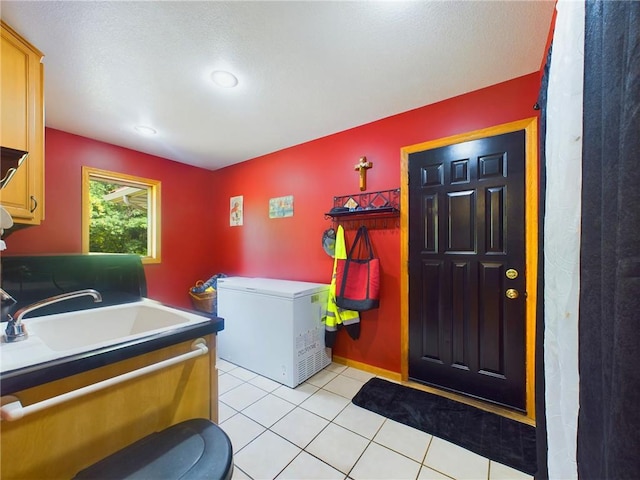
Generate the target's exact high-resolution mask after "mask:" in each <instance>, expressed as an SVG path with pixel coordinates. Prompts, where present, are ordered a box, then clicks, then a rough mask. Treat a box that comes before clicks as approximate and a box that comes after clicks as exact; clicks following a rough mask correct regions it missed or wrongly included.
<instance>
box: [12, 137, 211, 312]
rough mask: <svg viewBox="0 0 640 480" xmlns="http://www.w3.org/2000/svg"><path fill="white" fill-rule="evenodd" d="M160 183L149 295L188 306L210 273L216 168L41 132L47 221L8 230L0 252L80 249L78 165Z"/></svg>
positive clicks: (80, 183) (149, 272) (80, 193)
mask: <svg viewBox="0 0 640 480" xmlns="http://www.w3.org/2000/svg"><path fill="white" fill-rule="evenodd" d="M83 165H87V166H90V167H95V168H101V169H104V170H111V171H114V172H119V173H126V174H130V175H135V176H138V177H144V178H152V179H156V180H160V181H161V182H162V187H161V188H162V205H161V209H162V240H161V241H162V263H160V264H152V265H146V266H145V273H146V277H147V287H148V294H149V297H150V298H154V299H158V300H160V301H163V302H165V303H167V304H170V305H175V306H180V307H189V306H190V300H189V297H188V295H187V291H188V289H189V287H190V286H191V285H192V284H193V283H194V282H195V280H198V279H206V278H207V275H210V273H209V272H211V265H212V263H211V261H212V256H211V253H210V252H211V250H212V249H213V248H214V243H215V239H214V227H213V225H212V224H211V222H209V221H208V217H209V214H208V205H211V204H212V203H213V201H214V192H213V191H212V190H211V182H212V178H213V176H214V173H213V172H210V171H208V170H203V169H200V168H195V167H190V166H187V165H183V164H180V163H177V162H173V161H170V160H166V159H164V158H159V157H155V156H152V155H147V154H144V153H140V152H135V151H133V150H128V149H126V148H121V147H117V146H114V145H109V144H106V143H102V142H98V141H95V140H90V139H88V138H85V137H80V136H77V135H71V134H69V133H65V132H61V131H59V130H53V129H51V128H47V129H46V130H45V198H46V209H45V220H44V222H42V224H41V225H40V226H37V227H28V228H26V229H24V230H18V231H16V232H14V233H11V234H10V236H9V237H7V238H6V243H7V250H6V251H5V252H3V254H7V255H18V254H32V253H79V252H81V251H82V237H81V215H82V210H81V208H82V200H81V197H82V166H83Z"/></svg>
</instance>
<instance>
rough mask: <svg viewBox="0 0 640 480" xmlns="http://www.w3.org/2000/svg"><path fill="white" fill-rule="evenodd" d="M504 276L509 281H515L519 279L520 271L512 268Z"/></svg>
mask: <svg viewBox="0 0 640 480" xmlns="http://www.w3.org/2000/svg"><path fill="white" fill-rule="evenodd" d="M504 274H505V276H506V277H507V278H508V279H509V280H513V279H514V278H517V277H518V271H517V270H516V269H515V268H510V269H509V270H507V271H506V272H504Z"/></svg>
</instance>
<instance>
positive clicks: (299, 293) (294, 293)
mask: <svg viewBox="0 0 640 480" xmlns="http://www.w3.org/2000/svg"><path fill="white" fill-rule="evenodd" d="M328 288H329V285H328V284H324V283H312V282H298V281H295V280H279V279H275V278H261V277H225V278H219V279H218V289H219V290H220V289H229V290H238V291H244V292H252V293H260V294H262V295H272V296H277V297H284V298H297V297H303V296H305V295H312V294H314V293H318V292H323V291H325V290H326V289H328Z"/></svg>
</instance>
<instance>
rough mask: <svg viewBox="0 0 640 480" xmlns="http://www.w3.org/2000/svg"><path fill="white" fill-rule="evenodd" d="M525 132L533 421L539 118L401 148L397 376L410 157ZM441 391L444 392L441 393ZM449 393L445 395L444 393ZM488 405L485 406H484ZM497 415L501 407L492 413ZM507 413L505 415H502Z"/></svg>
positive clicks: (404, 315) (404, 356) (404, 334)
mask: <svg viewBox="0 0 640 480" xmlns="http://www.w3.org/2000/svg"><path fill="white" fill-rule="evenodd" d="M518 130H524V131H525V192H524V196H525V270H526V272H525V285H526V306H525V312H526V313H525V317H526V318H525V322H526V325H525V331H526V339H525V361H526V374H525V384H526V385H525V388H526V407H525V408H526V411H527V413H526V418H528V419H529V420H530V421H535V418H536V412H535V350H536V335H535V334H536V299H537V278H538V204H539V196H540V190H539V163H538V162H539V160H538V118H537V117H530V118H526V119H523V120H517V121H515V122H509V123H504V124H501V125H496V126H493V127H489V128H484V129H480V130H475V131H472V132H467V133H462V134H458V135H453V136H450V137H444V138H439V139H436V140H430V141H427V142H422V143H418V144H415V145H409V146H406V147H402V148H401V149H400V154H401V160H400V341H401V354H400V361H401V365H400V369H401V370H400V373H401V378H402V381H403V382H406V381H408V379H409V154H411V153H415V152H421V151H423V150H431V149H434V148H440V147H446V146H448V145H453V144H455V143H461V142H466V141H470V140H477V139H481V138H485V137H492V136H496V135H502V134H504V133H511V132H515V131H518ZM443 392H444V390H443ZM447 393H448V392H447ZM489 405H491V404H489V403H487V406H489ZM494 409H495V410H496V413H500V410H502V409H501V408H500V407H497V406H495V407H494V408H492V410H494ZM505 413H506V412H505Z"/></svg>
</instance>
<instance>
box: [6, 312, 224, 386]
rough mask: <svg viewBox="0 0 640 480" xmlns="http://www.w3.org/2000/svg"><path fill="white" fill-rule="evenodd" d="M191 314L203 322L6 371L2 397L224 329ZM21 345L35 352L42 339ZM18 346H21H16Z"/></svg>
mask: <svg viewBox="0 0 640 480" xmlns="http://www.w3.org/2000/svg"><path fill="white" fill-rule="evenodd" d="M189 313H196V314H198V315H200V316H202V319H203V321H202V322H200V323H195V324H190V325H187V326H182V327H176V328H173V329H170V330H166V331H163V332H160V333H155V334H151V335H146V336H142V337H138V338H134V339H131V340H127V341H124V342H120V343H113V344H110V345H106V346H101V347H98V348H92V349H87V350H86V351H82V352H76V353H74V354H72V355H67V356H62V357H59V358H54V359H50V360H47V361H41V362H37V361H36V362H37V363H34V364H32V365H29V366H24V367H20V368H15V369H12V370H7V371H4V372H2V373H0V394H1V395H8V394H11V393H15V392H18V391H20V390H24V389H26V388H31V387H35V386H38V385H42V384H45V383H49V382H52V381H55V380H59V379H61V378H65V377H69V376H72V375H76V374H78V373H82V372H86V371H88V370H92V369H94V368H98V367H102V366H104V365H108V364H111V363H115V362H119V361H122V360H126V359H128V358H132V357H136V356H139V355H143V354H146V353H149V352H152V351H154V350H159V349H161V348H165V347H168V346H170V345H175V344H177V343H181V342H184V341H187V340H191V339H195V338H198V337H202V336H205V335H209V334H212V333H217V332H219V331H221V330H222V329H223V328H224V320H223V319H222V318H218V317H213V316H210V315H207V314H203V313H198V312H189ZM28 321H29V319H26V321H25V324H28ZM4 325H5V324H3V327H4ZM27 328H28V327H27ZM30 340H34V342H33V343H31V344H28V342H29V341H30ZM20 343H22V344H23V345H20V346H19V348H21V349H23V350H24V351H28V350H29V349H33V350H34V352H35V351H37V350H38V349H39V348H40V347H41V345H40V342H39V339H37V338H33V339H29V340H27V341H25V342H20ZM6 346H11V347H13V345H10V344H5V345H3V347H6ZM16 346H18V345H17V344H16Z"/></svg>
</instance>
